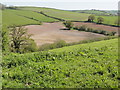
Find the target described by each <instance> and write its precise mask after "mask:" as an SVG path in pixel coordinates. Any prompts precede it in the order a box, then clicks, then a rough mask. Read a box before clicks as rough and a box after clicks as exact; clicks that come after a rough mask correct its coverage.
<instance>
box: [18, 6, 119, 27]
mask: <svg viewBox="0 0 120 90" xmlns="http://www.w3.org/2000/svg"><path fill="white" fill-rule="evenodd" d="M20 9H23V10H32V11H42V12H44V13H45V14H47V15H49V16H53V17H57V18H61V19H64V20H73V21H87V19H88V16H89V15H91V14H86V13H78V12H70V11H64V10H58V9H51V8H38V7H23V8H20ZM96 12H97V11H96ZM98 12H100V11H98ZM98 12H97V13H98ZM97 17H99V16H97V15H96V19H97ZM101 17H103V18H104V22H103V24H108V25H115V21H116V20H117V19H118V16H101ZM95 22H96V20H95Z"/></svg>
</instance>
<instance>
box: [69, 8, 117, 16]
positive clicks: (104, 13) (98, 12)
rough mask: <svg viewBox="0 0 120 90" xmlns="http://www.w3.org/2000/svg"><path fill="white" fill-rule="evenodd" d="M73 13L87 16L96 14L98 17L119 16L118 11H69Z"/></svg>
mask: <svg viewBox="0 0 120 90" xmlns="http://www.w3.org/2000/svg"><path fill="white" fill-rule="evenodd" d="M69 11H72V12H78V13H87V14H96V15H105V16H106V15H112V16H114V15H117V13H118V11H117V10H94V9H92V10H69Z"/></svg>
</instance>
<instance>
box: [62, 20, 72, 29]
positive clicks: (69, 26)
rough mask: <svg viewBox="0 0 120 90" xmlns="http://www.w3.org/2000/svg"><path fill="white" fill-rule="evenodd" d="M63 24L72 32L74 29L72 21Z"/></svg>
mask: <svg viewBox="0 0 120 90" xmlns="http://www.w3.org/2000/svg"><path fill="white" fill-rule="evenodd" d="M63 24H64V25H65V27H66V28H68V29H69V30H71V29H72V28H73V25H74V24H73V23H72V22H71V21H65V22H63Z"/></svg>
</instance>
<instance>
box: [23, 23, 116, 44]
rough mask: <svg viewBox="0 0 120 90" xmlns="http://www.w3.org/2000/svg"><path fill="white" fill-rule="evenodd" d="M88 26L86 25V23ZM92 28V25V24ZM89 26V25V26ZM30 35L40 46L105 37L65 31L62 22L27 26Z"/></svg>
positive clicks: (110, 28)
mask: <svg viewBox="0 0 120 90" xmlns="http://www.w3.org/2000/svg"><path fill="white" fill-rule="evenodd" d="M74 24H75V25H81V24H82V23H81V22H79V23H78V22H75V23H74ZM85 24H86V23H85ZM90 25H91V28H92V24H91V23H90ZM88 26H89V25H88ZM98 26H99V25H93V27H95V28H99V27H100V28H104V29H106V30H111V31H113V30H114V31H117V28H115V27H110V26H104V25H102V26H99V27H98ZM25 28H27V29H28V33H29V34H33V36H32V39H34V40H35V42H36V43H37V45H38V46H40V45H43V44H46V43H54V42H55V41H57V40H64V41H66V42H67V43H71V42H78V41H81V40H87V39H93V38H98V37H105V36H104V35H101V34H95V33H91V32H82V31H77V30H64V29H65V27H64V25H63V24H62V23H61V22H56V23H43V24H42V25H28V26H25Z"/></svg>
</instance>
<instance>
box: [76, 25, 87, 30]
mask: <svg viewBox="0 0 120 90" xmlns="http://www.w3.org/2000/svg"><path fill="white" fill-rule="evenodd" d="M86 30H87V26H85V25H82V26H80V27H78V31H86Z"/></svg>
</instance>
